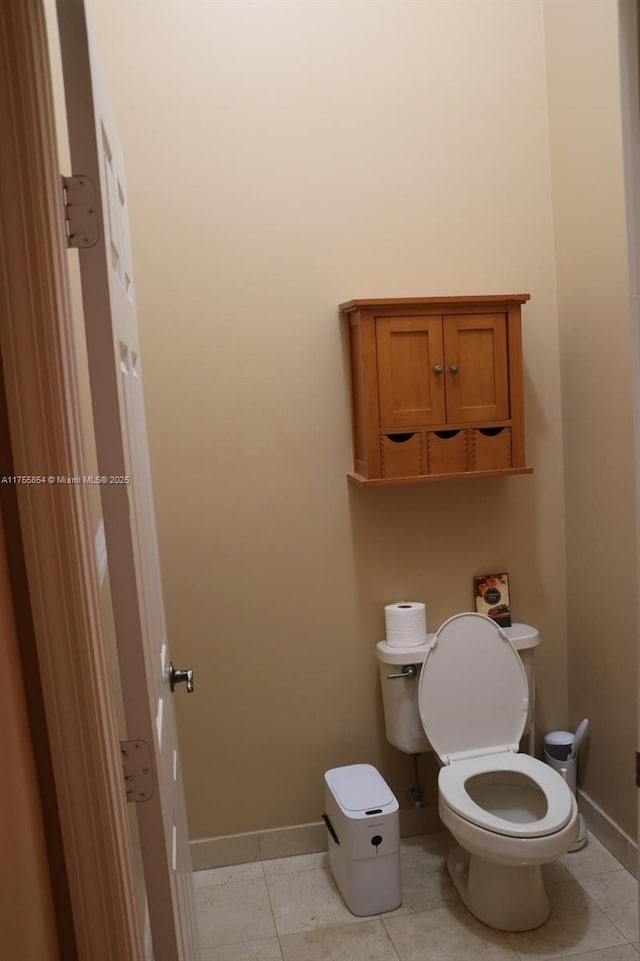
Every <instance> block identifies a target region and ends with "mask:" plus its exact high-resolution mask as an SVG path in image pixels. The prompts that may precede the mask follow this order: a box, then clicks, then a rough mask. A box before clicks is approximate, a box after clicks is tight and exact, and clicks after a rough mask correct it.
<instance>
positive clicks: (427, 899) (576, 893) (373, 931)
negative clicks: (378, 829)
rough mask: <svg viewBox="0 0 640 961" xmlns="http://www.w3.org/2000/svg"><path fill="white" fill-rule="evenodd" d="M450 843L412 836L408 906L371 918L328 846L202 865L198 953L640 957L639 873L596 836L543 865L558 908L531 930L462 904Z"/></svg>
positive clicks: (267, 957)
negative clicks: (346, 891)
mask: <svg viewBox="0 0 640 961" xmlns="http://www.w3.org/2000/svg"><path fill="white" fill-rule="evenodd" d="M452 843H453V841H452V839H451V837H450V835H449V834H448V832H446V831H443V832H441V833H438V834H425V835H422V836H421V837H415V838H406V839H405V840H404V841H403V842H402V880H403V903H402V906H401V907H400V908H398V909H397V910H396V911H391V912H389V913H387V914H384V915H380V916H378V917H375V918H356V917H354V915H352V914H351V913H350V912H349V911H348V909H347V908H346V907H345V905H344V902H343V901H342V898H341V896H340V894H339V892H338V890H337V889H336V887H335V884H334V883H333V880H332V877H331V873H330V871H329V862H328V855H327V854H326V853H324V854H305V855H302V856H300V857H290V858H280V859H278V860H274V861H261V862H260V861H258V862H253V863H250V864H240V865H237V866H234V867H226V868H214V869H212V870H209V871H197V872H196V873H195V875H194V877H195V887H196V903H197V910H198V923H199V926H200V938H201V945H202V961H544V959H550V958H565V957H570V958H571V959H572V961H640V956H639V952H640V943H639V942H638V893H637V885H636V881H635V879H634V878H633V877H632V876H631V875H630V874H629V873H628V872H627V871H625V869H624V868H623V867H622V866H621V865H620V864H619V862H618V861H616V860H615V858H613V857H612V855H610V854H609V852H608V851H607V850H606V849H605V848H604V847H603V846H602V845H601V844H600V842H599V841H597V840H596V839H595V838H593V837H591V836H590V837H589V842H588V844H587V845H586V847H584V848H583V849H582V850H581V851H577V852H575V853H574V854H567V855H566V856H565V857H564V858H562V859H561V860H560V861H559V862H557V863H556V864H553V865H550V866H549V867H548V868H547V869H546V870H547V872H548V873H547V883H548V885H549V894H550V897H551V902H552V914H551V917H550V919H549V920H548V921H547V922H546V924H544V925H543V926H542V927H541V928H538V929H537V930H536V931H529V932H527V933H523V934H506V933H503V932H500V931H494V930H492V929H491V928H488V927H486V926H485V925H483V924H481V923H480V922H479V921H476V920H475V918H473V917H472V916H471V915H470V914H469V913H468V912H467V911H466V909H465V908H463V907H462V905H461V903H460V901H459V899H458V896H457V894H456V893H455V891H454V889H453V887H452V885H451V883H450V881H449V879H448V877H447V873H446V867H445V859H446V855H447V852H448V850H449V848H450V846H451V844H452Z"/></svg>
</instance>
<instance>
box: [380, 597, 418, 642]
mask: <svg viewBox="0 0 640 961" xmlns="http://www.w3.org/2000/svg"><path fill="white" fill-rule="evenodd" d="M384 617H385V622H386V627H387V644H390V645H391V646H392V647H416V646H417V645H418V644H424V643H425V642H426V640H427V612H426V609H425V606H424V604H421V603H420V602H419V601H398V603H397V604H387V606H386V607H385V609H384Z"/></svg>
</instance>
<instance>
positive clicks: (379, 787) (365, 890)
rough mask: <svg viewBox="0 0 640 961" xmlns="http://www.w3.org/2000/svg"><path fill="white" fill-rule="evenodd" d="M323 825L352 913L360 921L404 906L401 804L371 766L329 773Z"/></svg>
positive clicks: (334, 869)
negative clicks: (401, 857) (360, 918)
mask: <svg viewBox="0 0 640 961" xmlns="http://www.w3.org/2000/svg"><path fill="white" fill-rule="evenodd" d="M324 783H325V791H324V795H325V805H326V814H325V815H324V820H325V823H326V825H327V833H328V843H329V864H330V865H331V872H332V874H333V876H334V878H335V881H336V884H337V885H338V888H339V890H340V893H341V894H342V897H343V898H344V900H345V903H346V905H347V907H348V908H349V910H350V911H351V912H352V913H353V914H356V915H358V916H359V917H366V916H368V915H371V914H382V913H383V912H384V911H393V909H394V908H397V907H399V905H400V904H401V902H402V887H401V881H400V818H399V814H398V808H399V806H398V802H397V800H396V798H395V797H394V795H393V793H392V791H391V789H390V788H389V786H388V785H387V783H386V781H385V780H384V778H383V777H382V776H381V775H380V774H379V772H378V771H377V770H376V768H375V767H373V766H372V765H371V764H350V765H347V766H346V767H335V768H332V769H331V770H330V771H326V772H325V775H324Z"/></svg>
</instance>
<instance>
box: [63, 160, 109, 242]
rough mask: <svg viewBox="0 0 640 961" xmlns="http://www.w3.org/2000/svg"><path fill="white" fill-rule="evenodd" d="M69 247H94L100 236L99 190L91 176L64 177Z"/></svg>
mask: <svg viewBox="0 0 640 961" xmlns="http://www.w3.org/2000/svg"><path fill="white" fill-rule="evenodd" d="M62 197H63V204H64V219H65V228H66V238H67V247H94V246H95V245H96V244H97V243H98V238H99V237H100V221H99V218H98V192H97V190H96V185H95V184H94V182H93V180H92V179H91V177H87V176H85V175H84V174H79V175H78V176H75V177H63V178H62Z"/></svg>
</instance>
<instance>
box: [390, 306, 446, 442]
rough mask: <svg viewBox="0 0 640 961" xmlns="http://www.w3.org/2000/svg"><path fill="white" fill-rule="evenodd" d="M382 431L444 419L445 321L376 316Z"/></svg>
mask: <svg viewBox="0 0 640 961" xmlns="http://www.w3.org/2000/svg"><path fill="white" fill-rule="evenodd" d="M376 350H377V356H378V391H379V397H380V427H381V429H382V430H385V429H387V430H388V429H390V428H394V427H419V426H425V425H428V424H442V423H444V420H445V402H444V376H443V369H444V368H443V350H442V317H440V316H436V317H377V318H376Z"/></svg>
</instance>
